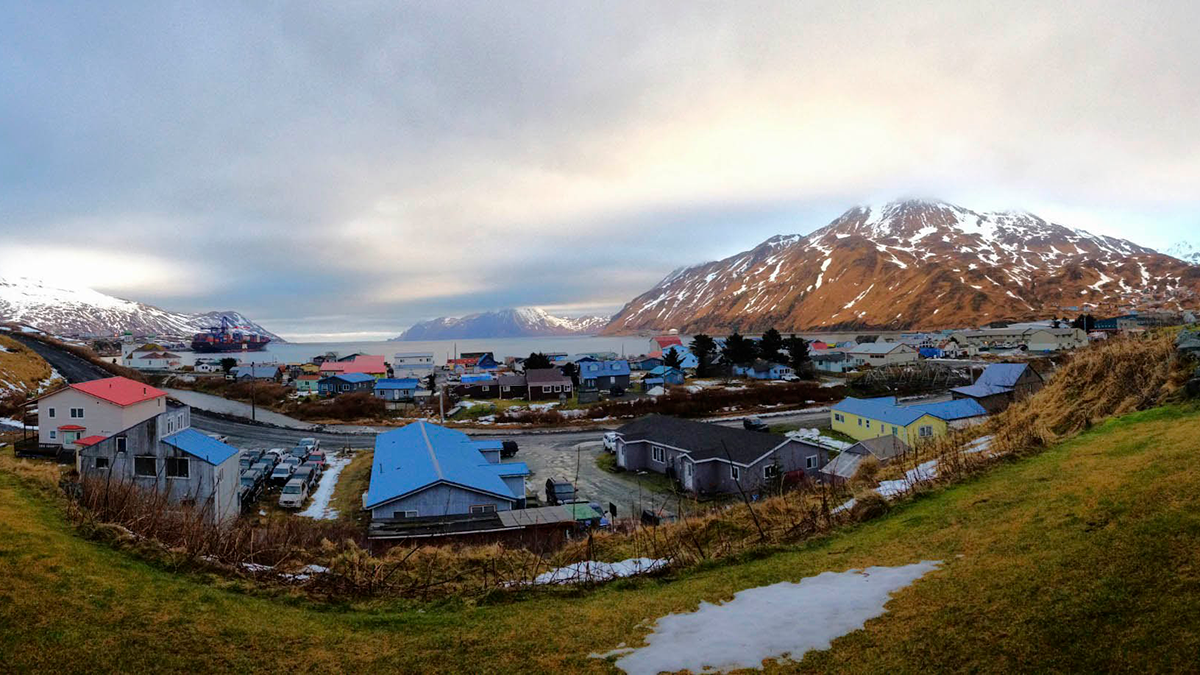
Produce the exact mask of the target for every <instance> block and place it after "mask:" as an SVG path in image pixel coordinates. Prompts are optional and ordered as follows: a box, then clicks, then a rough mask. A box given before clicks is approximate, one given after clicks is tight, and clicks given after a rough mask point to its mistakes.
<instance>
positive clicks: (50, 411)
mask: <svg viewBox="0 0 1200 675" xmlns="http://www.w3.org/2000/svg"><path fill="white" fill-rule="evenodd" d="M46 415H48V416H50V417H54V408H46Z"/></svg>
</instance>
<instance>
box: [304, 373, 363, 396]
mask: <svg viewBox="0 0 1200 675" xmlns="http://www.w3.org/2000/svg"><path fill="white" fill-rule="evenodd" d="M374 385H375V378H374V377H372V376H371V375H368V374H367V373H343V374H338V375H330V376H328V377H323V378H321V379H320V380H318V381H317V392H318V393H320V394H321V396H336V395H338V394H353V393H356V392H360V391H365V392H370V391H372V388H373V387H374Z"/></svg>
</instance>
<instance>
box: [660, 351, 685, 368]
mask: <svg viewBox="0 0 1200 675" xmlns="http://www.w3.org/2000/svg"><path fill="white" fill-rule="evenodd" d="M663 365H664V366H666V367H668V368H682V367H683V354H681V353H680V351H679V350H678V349H676V348H675V347H670V348H668V349H664V350H663Z"/></svg>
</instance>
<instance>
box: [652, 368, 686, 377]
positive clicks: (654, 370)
mask: <svg viewBox="0 0 1200 675" xmlns="http://www.w3.org/2000/svg"><path fill="white" fill-rule="evenodd" d="M649 372H650V374H651V375H658V376H662V375H666V374H667V373H668V372H674V373H679V374H680V375H682V374H683V371H682V370H680V369H678V368H672V367H670V366H658V367H657V368H652V369H651V370H650V371H649Z"/></svg>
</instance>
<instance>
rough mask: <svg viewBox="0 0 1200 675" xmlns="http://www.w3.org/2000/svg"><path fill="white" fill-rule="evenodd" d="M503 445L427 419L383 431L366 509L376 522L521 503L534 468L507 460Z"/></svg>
mask: <svg viewBox="0 0 1200 675" xmlns="http://www.w3.org/2000/svg"><path fill="white" fill-rule="evenodd" d="M500 449H501V442H500V441H476V440H472V439H471V438H470V437H469V436H467V435H466V434H464V433H462V432H461V431H455V430H453V429H447V428H445V427H440V426H438V425H436V424H428V423H426V422H423V421H422V422H414V423H412V424H409V425H407V426H404V427H401V428H399V429H395V430H393V431H388V432H386V433H382V434H379V435H378V436H376V437H375V458H374V461H373V463H372V465H371V483H370V486H369V487H368V489H367V492H366V494H364V495H363V508H364V509H366V510H368V511H370V512H371V520H372V521H373V522H376V521H387V520H394V519H399V518H446V517H451V516H459V515H463V514H483V513H495V512H498V511H508V510H511V509H514V508H521V507H523V506H524V504H525V478H526V477H528V476H529V467H527V466H526V465H525V464H524V463H523V462H507V463H501V462H500Z"/></svg>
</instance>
